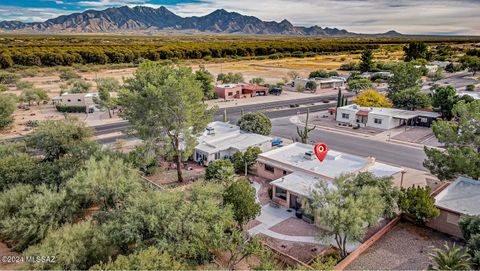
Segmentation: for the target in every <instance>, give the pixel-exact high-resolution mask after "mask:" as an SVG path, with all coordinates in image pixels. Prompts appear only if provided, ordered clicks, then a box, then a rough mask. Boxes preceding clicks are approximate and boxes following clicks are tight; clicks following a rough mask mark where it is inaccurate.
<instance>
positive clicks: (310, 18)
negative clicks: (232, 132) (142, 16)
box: [0, 0, 480, 35]
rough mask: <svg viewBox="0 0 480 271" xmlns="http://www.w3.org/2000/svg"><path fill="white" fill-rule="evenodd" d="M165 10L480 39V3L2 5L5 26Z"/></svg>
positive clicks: (289, 0) (92, 0)
mask: <svg viewBox="0 0 480 271" xmlns="http://www.w3.org/2000/svg"><path fill="white" fill-rule="evenodd" d="M122 5H129V6H135V5H144V6H150V7H154V8H158V7H160V6H161V5H164V6H166V7H167V8H169V9H170V10H171V11H172V12H174V13H176V14H178V15H180V16H201V15H205V14H208V13H210V12H212V11H214V10H215V9H218V8H224V9H226V10H229V11H236V12H239V13H242V14H246V15H252V16H257V17H259V18H260V19H262V20H270V21H281V20H283V19H287V20H289V21H291V22H292V23H293V24H294V25H302V26H311V25H319V26H322V27H337V28H341V29H347V30H349V31H354V32H359V33H381V32H386V31H389V30H392V29H394V30H397V31H399V32H402V33H411V34H436V33H438V34H465V35H480V15H479V14H480V0H422V1H417V0H0V21H1V20H20V21H28V22H31V21H44V20H46V19H49V18H53V17H56V16H59V15H63V14H69V13H72V12H80V11H84V10H87V9H105V8H108V7H114V6H122Z"/></svg>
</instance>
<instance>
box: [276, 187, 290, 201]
mask: <svg viewBox="0 0 480 271" xmlns="http://www.w3.org/2000/svg"><path fill="white" fill-rule="evenodd" d="M275 197H277V198H279V199H283V200H287V190H285V189H282V188H280V187H277V186H275Z"/></svg>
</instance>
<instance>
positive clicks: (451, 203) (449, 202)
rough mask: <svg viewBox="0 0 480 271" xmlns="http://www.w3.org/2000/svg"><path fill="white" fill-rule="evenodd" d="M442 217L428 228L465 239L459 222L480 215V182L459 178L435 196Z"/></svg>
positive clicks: (432, 221)
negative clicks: (461, 219) (467, 216)
mask: <svg viewBox="0 0 480 271" xmlns="http://www.w3.org/2000/svg"><path fill="white" fill-rule="evenodd" d="M435 206H437V208H438V209H440V216H438V217H436V218H434V219H431V220H430V221H428V223H427V226H429V227H430V228H433V229H435V230H438V231H440V232H444V233H447V234H450V235H453V236H455V237H459V238H463V235H462V232H461V231H460V228H459V226H458V220H459V219H460V217H462V216H464V215H480V181H478V180H473V179H470V178H466V177H459V178H458V179H456V180H455V181H454V182H453V183H451V184H450V185H449V186H447V188H445V189H444V190H443V191H442V192H440V193H439V194H438V195H437V196H435Z"/></svg>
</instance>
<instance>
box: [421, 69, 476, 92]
mask: <svg viewBox="0 0 480 271" xmlns="http://www.w3.org/2000/svg"><path fill="white" fill-rule="evenodd" d="M469 76H472V73H471V72H456V73H453V74H452V73H445V78H443V79H441V80H438V81H436V82H424V83H422V86H423V88H424V89H429V88H430V87H431V86H432V85H433V84H439V85H444V84H445V85H451V86H452V87H454V88H455V89H461V88H465V87H466V86H468V85H476V84H478V83H479V82H478V81H477V80H474V79H471V78H466V77H469Z"/></svg>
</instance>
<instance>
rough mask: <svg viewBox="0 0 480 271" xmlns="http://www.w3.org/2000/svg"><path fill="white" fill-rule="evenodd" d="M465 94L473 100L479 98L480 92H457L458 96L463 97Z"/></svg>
mask: <svg viewBox="0 0 480 271" xmlns="http://www.w3.org/2000/svg"><path fill="white" fill-rule="evenodd" d="M465 95H468V96H471V97H472V98H473V99H475V100H480V92H473V91H465V92H459V93H458V96H459V97H463V96H465Z"/></svg>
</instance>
